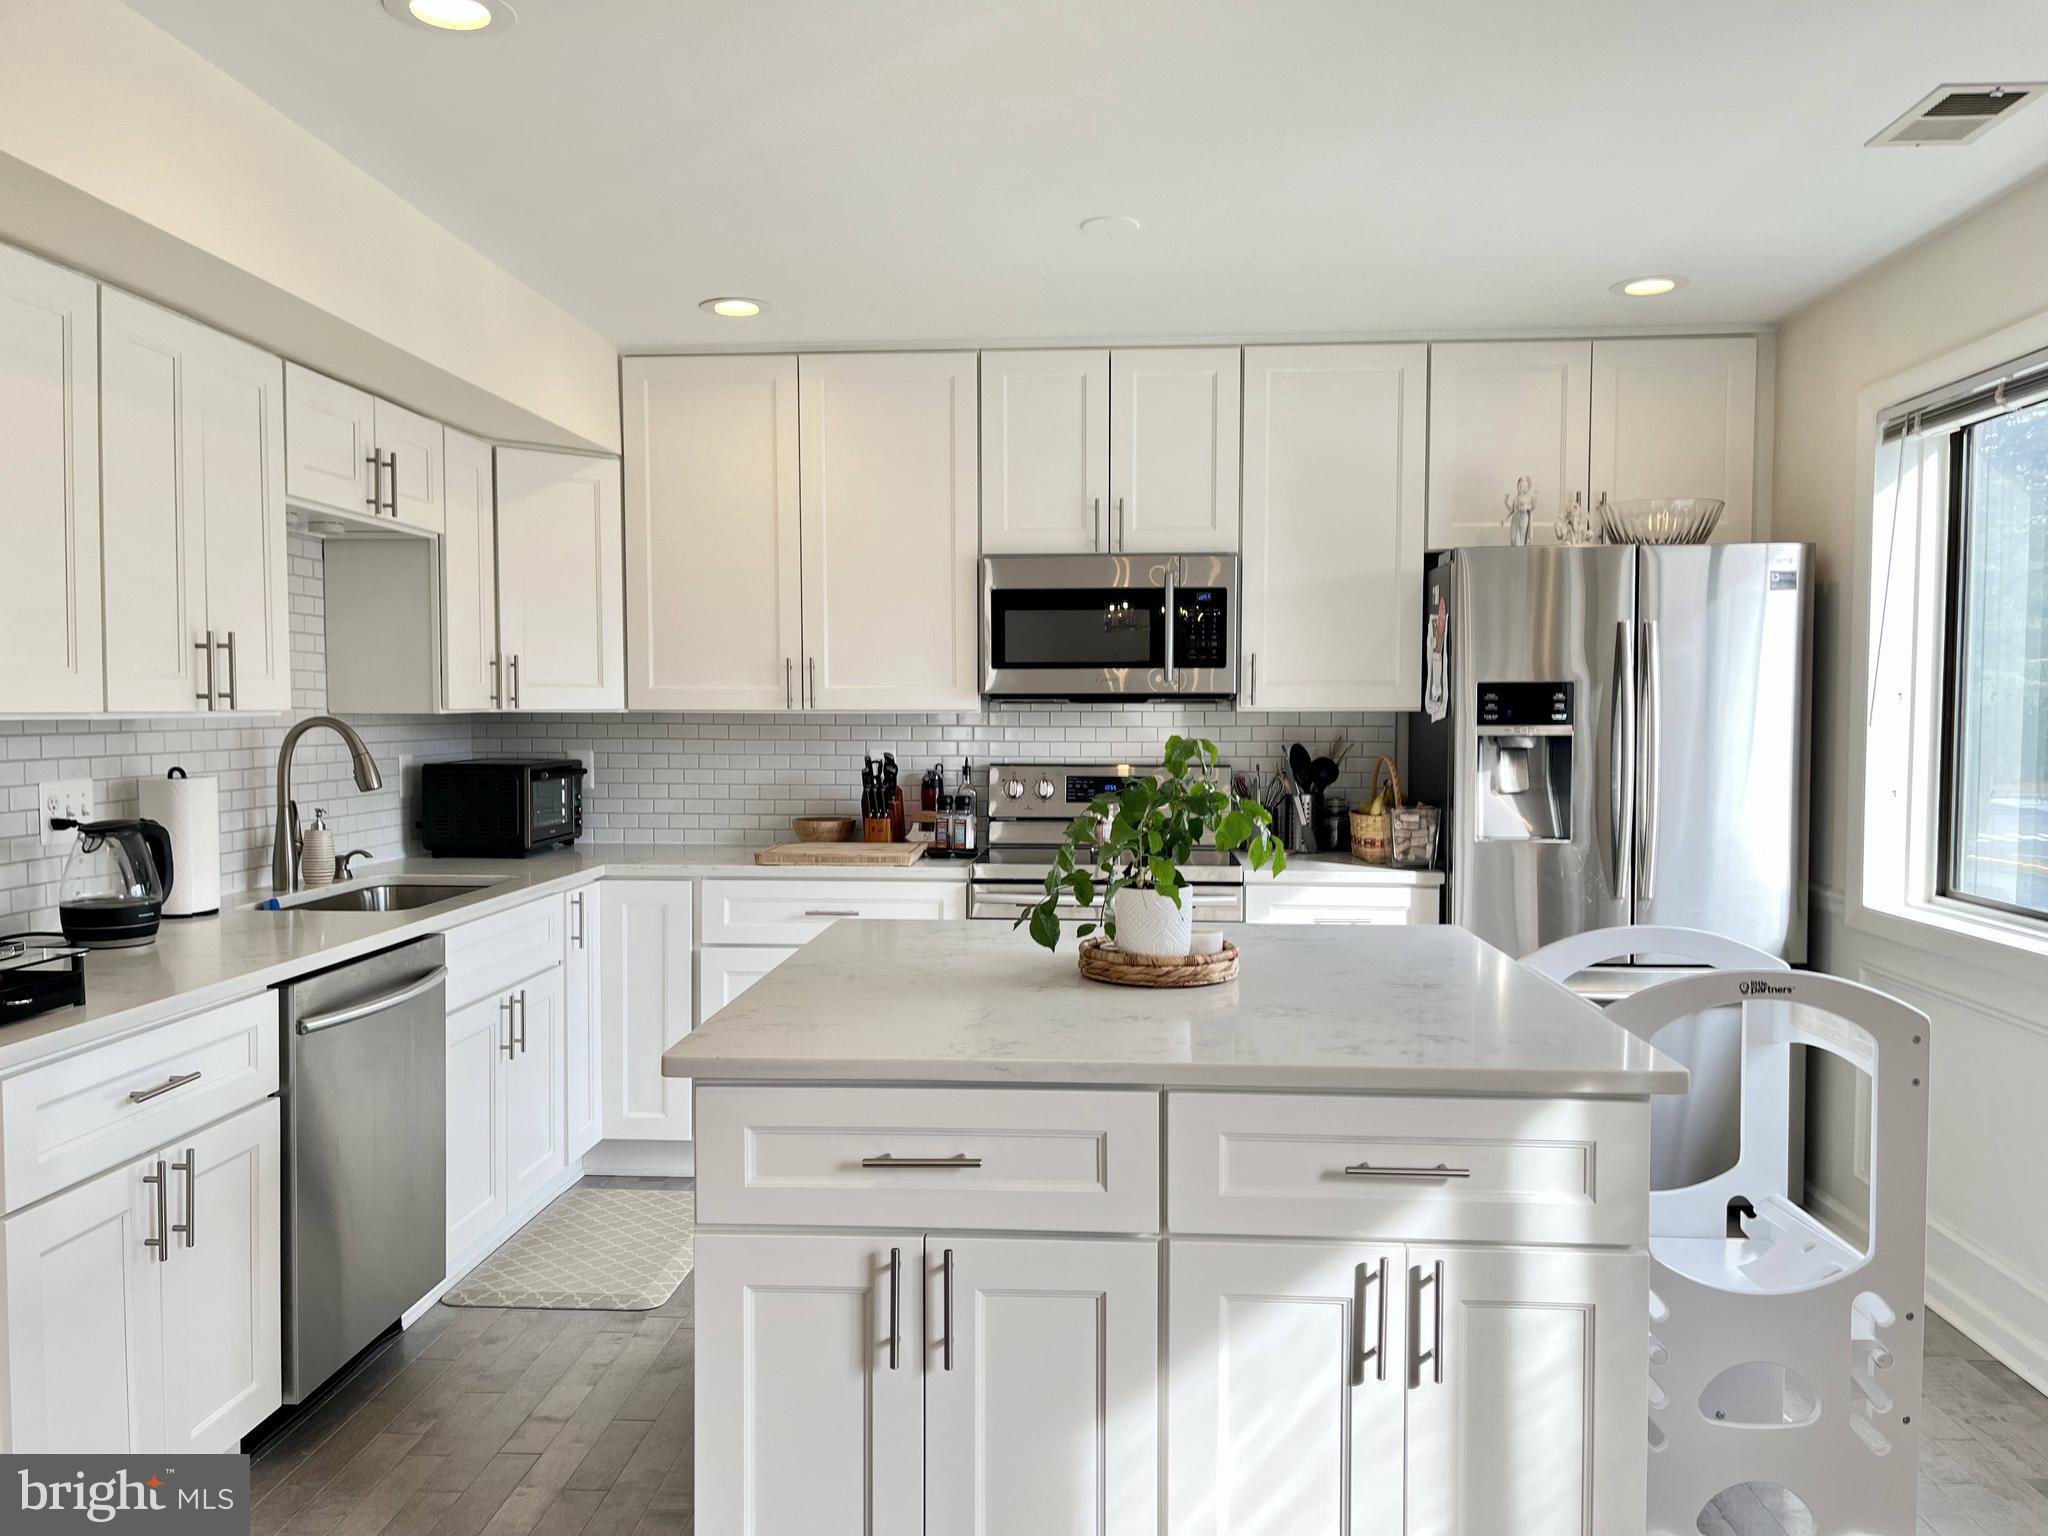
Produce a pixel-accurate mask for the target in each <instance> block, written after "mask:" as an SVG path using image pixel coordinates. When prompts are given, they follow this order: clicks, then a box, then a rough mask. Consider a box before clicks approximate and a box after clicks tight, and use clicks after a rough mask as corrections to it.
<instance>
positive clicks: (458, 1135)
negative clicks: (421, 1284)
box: [448, 993, 516, 1266]
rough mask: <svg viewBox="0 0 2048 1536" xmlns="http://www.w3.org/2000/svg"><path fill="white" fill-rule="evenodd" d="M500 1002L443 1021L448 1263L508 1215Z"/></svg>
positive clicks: (505, 1027)
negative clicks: (445, 1035)
mask: <svg viewBox="0 0 2048 1536" xmlns="http://www.w3.org/2000/svg"><path fill="white" fill-rule="evenodd" d="M512 1028H513V1025H512V1010H511V1009H510V1008H509V1007H508V1006H506V997H505V995H504V994H502V993H501V994H496V995H493V996H490V997H486V998H482V999H480V1000H478V1001H477V1002H474V1003H471V1004H469V1006H467V1007H465V1008H458V1009H456V1010H454V1011H453V1012H451V1013H450V1014H449V1015H448V1262H449V1264H450V1265H451V1266H452V1265H454V1264H455V1263H456V1262H457V1260H458V1259H460V1258H461V1257H462V1255H464V1254H465V1253H467V1252H468V1251H469V1250H470V1249H471V1248H473V1247H475V1246H476V1245H477V1244H479V1243H480V1242H482V1241H483V1239H484V1238H485V1237H487V1236H489V1235H490V1234H491V1233H492V1232H495V1231H496V1230H497V1229H498V1227H499V1225H500V1224H501V1223H502V1222H503V1221H504V1220H505V1217H506V1216H507V1214H508V1213H509V1212H510V1211H511V1208H512V1207H511V1201H510V1199H509V1198H508V1195H507V1186H506V1174H505V1102H504V1096H503V1095H502V1094H501V1093H500V1092H499V1075H500V1074H499V1069H498V1063H499V1062H500V1061H502V1060H505V1059H507V1058H508V1057H509V1056H510V1054H511V1052H512V1050H513V1049H514V1047H515V1043H516V1042H515V1041H514V1038H513V1034H512Z"/></svg>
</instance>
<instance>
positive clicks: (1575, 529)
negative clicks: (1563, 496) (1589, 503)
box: [1554, 491, 1600, 544]
mask: <svg viewBox="0 0 2048 1536" xmlns="http://www.w3.org/2000/svg"><path fill="white" fill-rule="evenodd" d="M1554 531H1555V532H1556V534H1557V542H1558V543H1560V544H1598V543H1599V542H1600V525H1599V524H1598V523H1596V522H1595V521H1594V520H1593V514H1592V513H1590V512H1588V511H1587V510H1586V503H1585V500H1584V499H1583V498H1582V497H1581V496H1580V495H1579V493H1578V492H1577V491H1573V492H1572V504H1571V505H1570V506H1568V507H1566V508H1565V509H1564V516H1563V517H1561V518H1559V519H1558V520H1557V527H1556V529H1555V530H1554Z"/></svg>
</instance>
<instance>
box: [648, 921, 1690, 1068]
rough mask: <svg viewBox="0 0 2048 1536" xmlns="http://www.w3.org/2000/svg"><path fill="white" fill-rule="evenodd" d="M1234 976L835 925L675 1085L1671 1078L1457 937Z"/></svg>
mask: <svg viewBox="0 0 2048 1536" xmlns="http://www.w3.org/2000/svg"><path fill="white" fill-rule="evenodd" d="M1231 939H1232V942H1234V943H1235V944H1236V945H1237V946H1238V948H1239V950H1240V952H1241V955H1242V961H1241V966H1240V971H1239V975H1238V979H1237V980H1236V981H1234V982H1227V983H1224V984H1223V985H1221V986H1216V987H1203V988H1189V989H1185V990H1171V991H1168V990H1151V989H1145V988H1135V987H1116V986H1107V985H1104V984H1102V983H1099V982H1092V981H1086V980H1084V979H1083V978H1082V977H1081V974H1080V972H1079V970H1078V969H1077V967H1076V964H1075V958H1074V950H1073V947H1072V945H1071V943H1063V944H1062V946H1061V948H1060V950H1059V952H1058V953H1057V954H1047V953H1046V952H1045V951H1044V950H1042V949H1040V948H1038V947H1037V946H1036V945H1035V944H1033V943H1031V942H1030V941H1029V939H1027V938H1026V937H1025V936H1024V935H1023V934H1022V933H1018V932H1013V931H1012V930H1011V929H1010V928H1009V926H1008V925H1006V924H1001V923H986V922H982V923H977V922H972V921H966V922H957V923H944V922H871V921H844V922H839V923H835V924H834V925H833V926H832V927H831V928H830V929H828V930H827V931H826V932H825V933H824V934H823V935H821V936H820V937H818V938H816V939H814V940H812V941H811V942H810V943H809V944H807V945H805V946H804V947H803V949H801V950H800V951H798V953H797V954H796V955H794V956H793V957H791V958H790V959H789V960H787V961H785V962H784V963H783V964H782V965H780V966H778V967H777V968H776V969H775V970H774V971H772V972H770V973H769V974H768V975H767V976H765V977H763V978H762V979H761V980H760V981H758V982H756V983H755V984H754V985H753V986H752V987H750V988H749V989H748V990H747V991H746V992H745V993H744V994H742V995H741V996H740V997H738V998H736V999H734V1000H733V1001H732V1002H730V1003H728V1004H727V1005H726V1006H725V1007H724V1008H722V1009H720V1010H719V1011H718V1012H717V1013H716V1014H714V1015H713V1016H712V1017H711V1018H709V1019H707V1020H706V1021H705V1022H704V1023H703V1024H701V1025H700V1026H698V1028H697V1029H696V1030H695V1031H694V1032H693V1033H692V1034H690V1035H689V1036H687V1037H686V1038H685V1039H683V1040H681V1041H679V1042H677V1043H676V1044H675V1045H674V1046H672V1047H670V1048H669V1050H668V1052H667V1054H666V1055H665V1056H664V1057H663V1058H662V1070H663V1072H664V1073H666V1074H667V1075H668V1076H670V1077H691V1078H698V1079H711V1078H725V1079H749V1080H755V1081H773V1080H784V1079H787V1080H797V1081H811V1082H819V1081H837V1082H862V1081H872V1082H891V1083H925V1082H931V1083H1067V1084H1100V1083H1120V1084H1142V1085H1150V1086H1166V1087H1194V1088H1262V1089H1263V1088H1292V1089H1323V1090H1328V1091H1354V1092H1355V1091H1380V1092H1448V1093H1461V1094H1462V1093H1471V1094H1523V1095H1550V1094H1599V1095H1615V1096H1631V1097H1633V1096H1642V1095H1648V1094H1653V1093H1677V1092H1682V1091H1683V1090H1684V1088H1685V1083H1686V1076H1685V1069H1684V1068H1683V1067H1681V1066H1680V1065H1678V1063H1676V1062H1674V1061H1672V1060H1671V1059H1670V1058H1669V1057H1666V1056H1663V1055H1661V1054H1659V1053H1658V1052H1657V1051H1655V1050H1653V1049H1651V1048H1650V1046H1649V1045H1647V1044H1646V1043H1644V1042H1643V1041H1640V1040H1638V1039H1636V1038H1635V1037H1634V1036H1633V1035H1631V1034H1629V1033H1628V1032H1627V1031H1626V1030H1624V1029H1622V1028H1620V1027H1619V1026H1618V1025H1615V1024H1612V1023H1610V1022H1608V1020H1607V1019H1606V1018H1605V1017H1604V1016H1603V1015H1602V1014H1601V1012H1600V1010H1599V1009H1597V1008H1595V1007H1594V1006H1593V1005H1592V1004H1590V1003H1587V1002H1584V1001H1582V1000H1581V999H1579V998H1578V997H1575V996H1574V995H1573V994H1572V993H1570V992H1569V991H1567V990H1566V989H1565V988H1563V987H1560V986H1558V985H1556V984H1555V983H1553V982H1549V981H1546V980H1544V979H1543V978H1542V977H1540V976H1538V975H1537V974H1536V973H1535V972H1533V971H1530V970H1528V969H1527V968H1525V967H1523V966H1521V965H1518V964H1516V963H1515V962H1514V961H1513V960H1511V959H1509V958H1508V957H1507V956H1506V955H1505V954H1503V953H1501V951H1499V950H1497V949H1495V948H1493V946H1491V945H1489V944H1487V943H1485V942H1483V941H1482V940H1480V939H1478V938H1476V937H1474V936H1473V935H1472V934H1471V933H1469V932H1468V931H1466V930H1465V929H1462V928H1374V927H1344V928H1337V927H1308V926H1301V927H1286V926H1274V927H1240V928H1234V929H1233V930H1232V932H1231Z"/></svg>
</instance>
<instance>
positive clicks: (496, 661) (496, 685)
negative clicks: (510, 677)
mask: <svg viewBox="0 0 2048 1536" xmlns="http://www.w3.org/2000/svg"><path fill="white" fill-rule="evenodd" d="M504 662H505V658H504V657H502V656H493V657H492V658H491V708H493V709H499V708H502V707H503V700H502V699H501V697H500V695H502V694H503V693H504V691H505V690H504V686H503V685H504V674H505V667H504Z"/></svg>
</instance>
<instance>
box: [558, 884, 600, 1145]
mask: <svg viewBox="0 0 2048 1536" xmlns="http://www.w3.org/2000/svg"><path fill="white" fill-rule="evenodd" d="M564 900H565V901H566V902H567V905H568V908H569V941H568V947H567V956H566V959H565V961H564V964H563V967H562V970H563V976H562V1036H563V1043H562V1097H563V1099H564V1101H565V1102H566V1104H567V1106H568V1108H567V1111H566V1118H565V1121H564V1132H563V1134H564V1136H565V1137H566V1138H567V1143H568V1155H569V1157H570V1159H571V1160H574V1159H576V1158H579V1157H581V1156H582V1155H583V1154H584V1153H585V1152H588V1151H589V1150H590V1149H591V1148H592V1147H594V1146H596V1145H597V1143H598V1141H599V1139H600V1138H601V1137H602V1136H603V1135H604V1077H603V1069H602V1063H603V1059H604V1058H603V1044H602V1041H603V1028H602V1025H601V1023H600V1020H599V1008H600V999H601V998H602V997H603V995H604V992H603V988H602V985H601V977H600V969H601V962H600V958H599V957H600V955H601V953H602V952H601V950H600V948H599V942H600V941H599V939H598V925H599V924H600V923H601V922H602V920H603V907H602V905H601V903H600V902H599V901H598V895H597V887H596V886H594V885H586V886H584V887H583V888H582V889H581V890H578V891H571V892H570V893H569V894H568V896H567V897H566V898H564Z"/></svg>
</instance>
